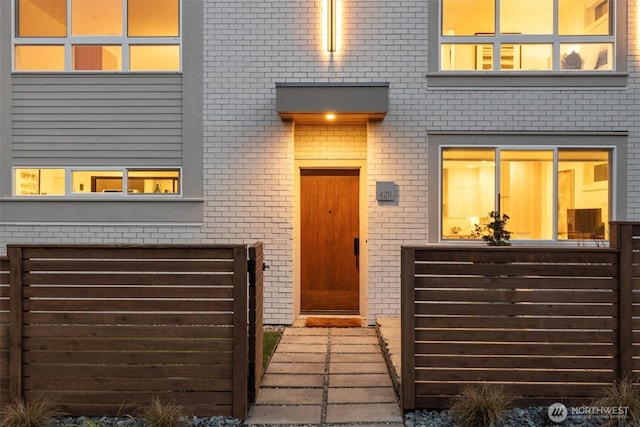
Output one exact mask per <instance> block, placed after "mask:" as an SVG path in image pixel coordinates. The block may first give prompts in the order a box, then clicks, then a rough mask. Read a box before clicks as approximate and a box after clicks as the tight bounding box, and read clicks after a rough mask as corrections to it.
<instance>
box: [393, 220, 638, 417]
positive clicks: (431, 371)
mask: <svg viewBox="0 0 640 427" xmlns="http://www.w3.org/2000/svg"><path fill="white" fill-rule="evenodd" d="M611 229H612V236H611V244H612V246H613V247H611V248H603V247H600V248H584V247H544V248H542V247H517V246H516V247H479V246H473V247H471V246H437V245H434V246H428V247H404V248H403V249H402V329H403V338H402V403H403V407H404V409H406V410H410V409H414V408H442V407H445V406H446V405H447V402H448V401H449V400H450V399H451V398H452V397H453V396H455V395H456V394H458V393H459V391H460V389H461V387H462V386H464V385H468V384H494V385H499V386H501V387H503V388H504V389H505V390H506V391H508V392H510V393H511V394H513V395H515V396H518V397H520V400H521V403H523V404H524V403H528V404H550V403H553V402H556V401H558V400H560V399H561V400H562V401H563V402H565V403H568V404H582V403H585V402H588V401H589V399H591V398H592V396H593V394H594V393H595V392H596V391H597V390H598V389H599V388H601V387H603V386H606V385H609V384H611V383H612V382H614V381H616V380H617V379H620V378H622V377H623V376H625V375H638V374H640V345H639V344H640V278H639V276H640V240H639V236H640V225H637V224H630V223H615V224H612V227H611Z"/></svg>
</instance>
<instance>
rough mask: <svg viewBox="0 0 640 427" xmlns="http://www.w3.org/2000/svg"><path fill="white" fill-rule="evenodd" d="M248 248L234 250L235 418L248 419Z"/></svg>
mask: <svg viewBox="0 0 640 427" xmlns="http://www.w3.org/2000/svg"><path fill="white" fill-rule="evenodd" d="M247 274H248V273H247V247H246V246H236V247H234V248H233V409H232V412H233V414H232V415H233V416H234V417H235V418H238V419H240V420H244V419H246V418H247V411H248V392H249V390H248V378H247V369H248V366H247V365H248V363H249V359H248V344H247V334H248V331H247V310H248V303H247Z"/></svg>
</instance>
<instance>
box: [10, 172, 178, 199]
mask: <svg viewBox="0 0 640 427" xmlns="http://www.w3.org/2000/svg"><path fill="white" fill-rule="evenodd" d="M14 177H15V178H14V181H15V190H14V191H15V195H16V196H65V195H67V196H68V195H91V194H94V195H95V194H100V195H120V196H124V195H126V196H135V195H146V194H150V195H156V196H166V195H180V194H181V191H180V171H179V170H177V169H53V168H51V169H48V168H16V169H15V174H14ZM67 184H69V186H67Z"/></svg>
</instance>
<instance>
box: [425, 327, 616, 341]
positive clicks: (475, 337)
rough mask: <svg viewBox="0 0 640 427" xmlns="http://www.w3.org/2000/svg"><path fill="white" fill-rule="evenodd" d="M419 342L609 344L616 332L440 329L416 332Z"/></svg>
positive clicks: (613, 339)
mask: <svg viewBox="0 0 640 427" xmlns="http://www.w3.org/2000/svg"><path fill="white" fill-rule="evenodd" d="M416 340H417V341H428V342H434V341H438V342H455V341H468V342H475V341H477V342H503V343H510V342H515V343H517V342H520V343H528V342H540V343H563V342H565V343H585V344H602V343H604V344H608V343H612V342H614V341H615V340H616V334H615V332H614V331H579V332H578V331H571V330H568V331H562V330H553V331H523V330H521V329H512V330H508V329H500V330H488V329H483V330H480V329H469V330H463V329H439V330H416Z"/></svg>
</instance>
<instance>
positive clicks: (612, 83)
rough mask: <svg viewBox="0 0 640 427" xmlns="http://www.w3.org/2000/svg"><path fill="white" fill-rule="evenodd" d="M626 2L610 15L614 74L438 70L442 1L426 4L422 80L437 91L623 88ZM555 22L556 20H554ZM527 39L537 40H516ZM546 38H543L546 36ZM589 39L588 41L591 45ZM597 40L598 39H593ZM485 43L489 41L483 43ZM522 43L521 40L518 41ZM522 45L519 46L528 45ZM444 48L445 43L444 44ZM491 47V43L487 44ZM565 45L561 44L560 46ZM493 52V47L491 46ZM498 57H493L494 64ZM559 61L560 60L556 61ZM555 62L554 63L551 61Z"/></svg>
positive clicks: (534, 38) (509, 37) (621, 0)
mask: <svg viewBox="0 0 640 427" xmlns="http://www.w3.org/2000/svg"><path fill="white" fill-rule="evenodd" d="M627 6H628V0H616V1H615V5H613V7H612V9H613V11H611V12H610V13H612V15H613V20H612V22H611V25H612V26H613V29H612V31H613V34H612V35H610V36H604V37H611V38H612V39H613V40H614V41H613V56H614V58H613V62H614V64H613V70H591V71H589V70H559V69H556V70H542V71H533V70H522V71H521V70H515V71H514V70H500V69H499V68H498V69H494V70H490V71H485V70H468V71H467V70H464V71H463V70H440V56H441V45H442V41H441V32H442V31H441V27H442V3H441V0H428V7H429V15H428V16H429V18H428V40H429V41H430V43H429V45H430V46H432V47H431V48H430V49H428V57H427V60H428V61H427V63H428V66H427V67H428V68H427V73H426V74H425V77H426V78H427V79H428V81H429V86H430V87H432V88H438V87H444V88H449V87H457V88H464V87H571V88H585V87H587V88H590V87H625V86H626V85H627V77H628V72H627V26H628V23H627V22H628V17H627V15H628V12H627V9H628V7H627ZM554 19H557V18H555V17H554ZM498 37H502V38H503V39H504V40H514V38H513V37H514V35H509V34H504V35H499V36H498ZM519 37H522V38H523V39H527V41H528V43H531V42H535V41H538V40H539V36H537V35H522V36H519ZM545 37H546V36H545ZM555 37H558V38H562V40H565V38H566V40H576V41H579V40H584V37H586V36H557V35H555ZM591 37H592V36H589V37H588V39H589V40H591V41H593V38H591ZM593 37H600V36H593ZM479 38H480V36H471V37H466V38H465V37H464V36H460V37H458V38H456V40H469V39H472V40H475V41H476V43H478V42H480V41H481V40H479ZM486 40H488V39H486ZM520 40H522V39H520ZM528 43H522V44H528ZM445 44H446V43H445ZM490 44H491V43H490ZM562 44H564V42H563V43H562ZM494 49H495V46H494ZM496 57H498V59H499V55H494V64H495V61H496V60H497V58H496ZM558 60H559V58H558ZM554 61H555V59H554Z"/></svg>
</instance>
